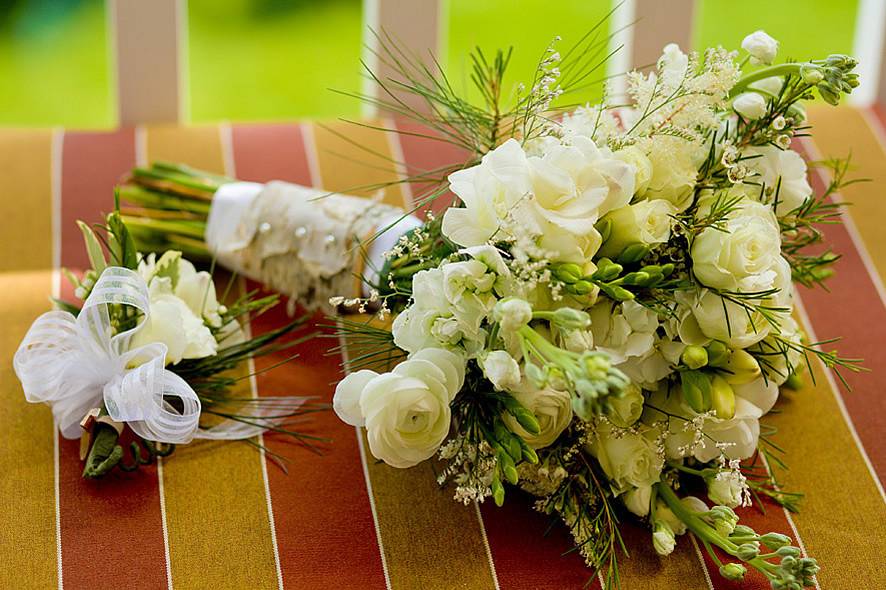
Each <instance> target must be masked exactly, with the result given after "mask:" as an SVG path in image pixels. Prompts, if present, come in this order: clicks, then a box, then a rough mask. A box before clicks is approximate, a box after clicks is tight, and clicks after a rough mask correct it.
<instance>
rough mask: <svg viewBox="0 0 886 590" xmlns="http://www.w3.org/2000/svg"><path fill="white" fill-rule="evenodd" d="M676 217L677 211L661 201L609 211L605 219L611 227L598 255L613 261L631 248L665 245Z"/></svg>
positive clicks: (666, 202)
mask: <svg viewBox="0 0 886 590" xmlns="http://www.w3.org/2000/svg"><path fill="white" fill-rule="evenodd" d="M675 213H677V209H676V208H675V207H674V206H673V205H672V204H671V203H670V202H668V201H665V200H662V199H651V200H646V201H640V202H638V203H634V204H633V205H627V206H625V207H622V208H621V209H616V210H615V211H612V212H611V213H609V214H608V215H606V217H605V218H604V219H606V220H609V222H610V224H611V225H610V232H609V237H608V238H607V240H606V241H605V242H603V246H602V247H601V248H600V251H599V255H600V256H606V257H608V258H616V257H618V255H619V254H621V253H622V251H623V250H624V249H625V248H627V247H628V246H630V245H632V244H646V245H648V246H652V245H654V244H662V243H664V242H667V241H668V240H669V239H670V237H671V226H672V225H673V223H674V218H673V215H674V214H675Z"/></svg>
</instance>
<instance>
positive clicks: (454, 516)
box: [308, 123, 496, 590]
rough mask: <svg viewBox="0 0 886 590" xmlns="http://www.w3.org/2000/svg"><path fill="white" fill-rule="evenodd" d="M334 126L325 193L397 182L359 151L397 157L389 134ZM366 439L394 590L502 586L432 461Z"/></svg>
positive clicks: (322, 132) (466, 511)
mask: <svg viewBox="0 0 886 590" xmlns="http://www.w3.org/2000/svg"><path fill="white" fill-rule="evenodd" d="M329 127H331V128H332V131H330V130H329V129H324V128H322V127H319V126H316V125H315V126H314V128H313V131H314V139H315V143H316V154H317V163H318V168H319V170H320V175H321V178H320V179H319V180H320V183H321V186H322V188H324V189H327V190H330V191H341V192H348V193H351V194H354V193H355V191H354V187H360V186H365V185H369V184H374V183H379V182H387V181H392V180H396V179H397V174H396V171H395V167H394V164H393V163H392V162H390V161H386V160H384V159H383V158H379V157H377V156H373V155H372V154H370V153H369V152H367V151H364V150H363V149H361V148H360V147H357V146H363V147H364V148H368V149H369V150H372V151H374V152H377V153H379V154H383V155H384V156H385V157H390V154H391V150H390V144H389V143H388V139H387V138H386V137H385V136H384V134H383V133H381V132H379V131H375V130H371V129H366V128H364V127H359V126H357V125H353V124H350V125H349V124H340V123H331V124H330V125H329ZM336 132H338V133H342V134H345V135H347V136H348V138H349V139H350V140H351V141H352V142H353V143H349V142H347V141H345V140H343V139H341V138H340V137H338V136H337V135H336ZM310 148H311V146H308V149H310ZM361 163H368V165H364V164H361ZM376 166H382V167H383V168H381V169H379V168H376ZM372 192H373V191H362V194H364V195H365V194H371V193H372ZM357 194H360V192H358V193H357ZM385 201H386V202H388V203H391V204H394V205H399V206H405V203H404V200H403V192H402V191H401V190H400V188H399V187H398V186H396V185H395V186H393V187H389V188H388V190H387V191H386V194H385ZM361 436H363V448H364V452H365V460H366V464H367V471H368V473H369V479H370V482H371V485H372V495H373V500H374V502H375V513H376V518H377V523H376V524H377V526H378V529H379V536H380V538H381V544H382V550H383V551H384V556H385V564H386V566H387V572H388V577H389V579H390V582H391V588H393V589H394V590H399V589H404V590H406V589H412V588H422V589H428V590H434V589H438V588H439V589H441V590H442V589H449V588H465V589H469V590H470V589H483V590H489V589H492V588H495V585H496V582H495V578H494V576H493V573H492V570H491V567H490V563H489V559H488V556H487V553H486V548H485V545H484V542H483V533H482V530H481V528H480V522H479V520H478V519H477V513H476V510H475V509H474V507H473V506H469V507H466V506H463V505H461V504H459V503H457V502H455V501H454V500H453V499H452V493H451V491H450V490H445V489H441V488H440V486H439V485H437V482H436V476H435V474H434V471H433V469H432V466H431V464H430V463H427V462H426V463H423V464H421V465H419V466H416V467H413V468H412V469H395V468H393V467H390V466H388V465H385V464H384V463H381V462H379V461H378V460H376V459H375V458H374V457H373V456H372V455H371V454H370V453H369V444H368V443H367V441H366V438H365V433H364V432H363V431H362V430H361ZM355 467H356V466H355Z"/></svg>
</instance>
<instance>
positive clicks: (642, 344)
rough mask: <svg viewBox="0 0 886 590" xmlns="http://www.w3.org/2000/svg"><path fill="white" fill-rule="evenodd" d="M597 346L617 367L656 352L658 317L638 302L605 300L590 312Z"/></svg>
mask: <svg viewBox="0 0 886 590" xmlns="http://www.w3.org/2000/svg"><path fill="white" fill-rule="evenodd" d="M589 313H590V316H591V332H592V334H593V335H594V346H595V347H596V349H597V350H601V351H603V352H606V353H608V354H609V356H610V357H611V359H612V362H613V363H614V364H619V363H621V362H624V361H625V360H627V359H629V358H632V357H642V356H645V355H646V354H648V353H649V351H650V350H652V346H653V344H654V343H655V338H654V335H655V331H656V330H657V329H658V315H657V314H656V313H655V312H654V311H652V310H651V309H649V308H646V307H643V306H642V305H640V304H639V303H637V302H636V301H625V302H623V303H620V304H614V303H613V302H611V301H609V300H604V301H601V302H600V303H597V304H596V305H595V306H594V307H592V308H591V309H590V311H589Z"/></svg>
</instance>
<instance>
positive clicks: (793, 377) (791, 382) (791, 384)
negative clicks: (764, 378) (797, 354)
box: [782, 372, 803, 391]
mask: <svg viewBox="0 0 886 590" xmlns="http://www.w3.org/2000/svg"><path fill="white" fill-rule="evenodd" d="M782 387H787V388H788V389H791V390H793V391H798V390H800V389H802V388H803V378H802V377H800V376H799V375H798V374H797V373H796V372H793V373H791V374H790V375H788V378H787V379H786V380H785V382H784V383H782Z"/></svg>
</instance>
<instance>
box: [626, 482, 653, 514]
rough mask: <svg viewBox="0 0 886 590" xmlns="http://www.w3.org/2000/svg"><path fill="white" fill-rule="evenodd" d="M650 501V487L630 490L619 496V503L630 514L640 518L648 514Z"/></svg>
mask: <svg viewBox="0 0 886 590" xmlns="http://www.w3.org/2000/svg"><path fill="white" fill-rule="evenodd" d="M651 500H652V486H643V487H640V488H631V489H630V490H628V491H627V492H625V493H624V494H622V495H621V501H622V502H623V503H624V505H625V508H627V509H628V510H629V511H630V512H631V513H632V514H636V515H637V516H639V517H640V518H643V517H645V516H646V515H647V514H649V506H650V503H651Z"/></svg>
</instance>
